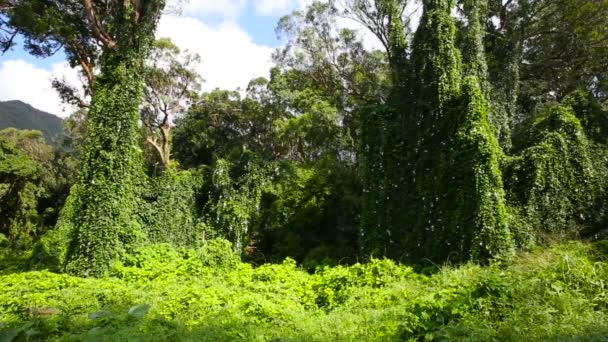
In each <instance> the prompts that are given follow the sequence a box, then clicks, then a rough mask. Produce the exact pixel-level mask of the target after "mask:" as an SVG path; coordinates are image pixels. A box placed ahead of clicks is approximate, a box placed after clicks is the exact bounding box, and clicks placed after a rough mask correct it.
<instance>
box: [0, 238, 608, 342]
mask: <svg viewBox="0 0 608 342" xmlns="http://www.w3.org/2000/svg"><path fill="white" fill-rule="evenodd" d="M212 245H215V246H216V247H211V246H212ZM204 248H205V247H203V249H204ZM604 251H605V249H604ZM230 255H231V256H230ZM607 257H608V255H606V254H605V253H602V244H601V243H598V244H595V245H586V244H582V243H579V242H576V243H568V244H564V245H557V246H554V247H552V248H549V249H539V250H535V251H534V252H531V253H526V254H522V255H521V256H519V257H517V258H515V259H514V260H513V262H512V263H509V264H502V265H494V266H490V267H480V266H477V265H471V264H468V265H463V266H461V267H458V268H451V267H442V268H440V269H438V270H437V271H436V272H435V273H434V274H433V275H430V276H423V275H419V274H416V273H415V272H413V270H412V269H411V268H410V267H407V266H402V265H398V264H396V263H394V262H393V261H390V260H375V259H374V260H372V261H371V262H369V263H366V264H356V265H353V266H350V267H344V266H338V267H333V268H330V267H324V268H320V269H319V270H318V271H317V272H316V273H314V274H308V273H306V272H304V271H302V270H299V269H298V268H297V266H296V263H295V262H294V261H293V260H290V259H286V260H285V261H284V262H283V263H281V264H274V265H272V264H266V265H263V266H261V267H258V268H252V267H251V266H250V265H248V264H242V263H240V262H238V260H237V259H236V255H235V254H234V253H233V252H232V248H231V247H230V246H229V244H228V243H227V242H225V241H220V240H218V241H209V244H208V247H207V250H206V251H203V250H200V249H199V250H192V249H184V250H175V249H173V248H171V247H170V246H169V245H166V244H165V245H154V246H147V247H145V248H143V249H140V250H138V251H137V252H136V253H134V254H132V255H131V256H130V258H129V259H128V260H123V262H122V263H117V264H115V267H114V268H113V273H112V275H113V276H112V277H107V278H78V277H74V276H70V275H62V274H55V273H51V272H47V271H37V272H26V273H10V274H6V273H3V274H2V275H0V317H1V318H0V322H1V326H0V334H2V335H0V336H2V337H3V338H5V339H7V340H9V341H20V340H28V339H29V340H58V341H64V340H69V341H73V340H130V341H145V340H150V339H154V340H158V341H269V340H286V341H303V340H307V341H328V340H331V341H353V340H358V341H394V340H406V341H408V340H409V341H430V340H467V341H488V340H492V341H521V340H526V341H547V340H581V341H588V340H598V341H599V340H602V339H603V338H604V337H605V335H606V332H607V331H608V326H607V324H606V322H607V321H608V311H607V310H608V302H607V301H606V300H607V298H608V297H607V290H606V284H605V279H606V277H607V276H608V266H607V264H606V260H607V259H606V258H607ZM204 260H223V261H222V262H219V263H215V262H211V263H209V262H205V261H204ZM2 265H4V263H2Z"/></svg>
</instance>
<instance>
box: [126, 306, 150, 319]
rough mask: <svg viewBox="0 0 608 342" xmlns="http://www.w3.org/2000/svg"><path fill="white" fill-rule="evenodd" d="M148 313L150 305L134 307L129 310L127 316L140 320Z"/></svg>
mask: <svg viewBox="0 0 608 342" xmlns="http://www.w3.org/2000/svg"><path fill="white" fill-rule="evenodd" d="M148 311H150V304H140V305H135V306H133V307H131V308H130V309H129V315H131V316H133V317H135V318H142V317H144V316H145V315H146V314H147V313H148Z"/></svg>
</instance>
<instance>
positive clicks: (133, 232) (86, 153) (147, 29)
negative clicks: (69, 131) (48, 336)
mask: <svg viewBox="0 0 608 342" xmlns="http://www.w3.org/2000/svg"><path fill="white" fill-rule="evenodd" d="M163 6H164V2H163V1H147V2H145V4H144V5H143V6H142V9H141V11H142V13H135V11H134V9H133V8H131V7H130V6H129V5H128V4H127V2H125V3H124V4H123V5H120V6H119V7H118V8H117V9H116V17H115V18H113V22H112V24H111V25H110V28H111V32H110V33H111V34H112V35H113V36H114V37H115V40H116V46H114V47H113V48H109V47H106V48H104V49H103V52H102V55H101V58H100V63H99V64H100V66H101V74H100V76H99V77H98V78H97V79H96V82H95V94H94V96H93V100H92V103H91V107H90V111H89V114H88V117H87V136H86V138H85V141H84V149H83V153H82V170H81V173H80V178H79V181H78V187H77V189H78V191H75V192H73V193H72V194H71V195H70V196H72V197H73V199H72V205H73V210H70V211H66V212H65V214H66V216H63V217H62V221H63V224H65V225H67V226H68V227H69V228H70V231H71V233H70V235H71V237H70V240H71V241H70V245H69V248H68V251H67V256H66V270H67V271H68V272H70V273H74V274H79V275H91V276H101V275H103V274H105V273H107V272H108V270H109V267H110V265H111V264H112V262H113V261H114V260H116V259H117V258H118V257H119V256H120V255H121V254H124V253H125V252H128V251H129V250H130V249H132V248H133V247H134V246H137V245H140V244H142V243H143V242H144V241H145V240H146V234H145V231H144V229H143V228H142V226H141V224H140V223H139V222H138V220H137V218H136V215H135V210H136V208H135V206H136V200H137V198H136V192H137V184H136V183H137V179H138V178H139V177H141V176H142V175H143V172H142V170H143V167H142V152H141V148H140V147H139V146H138V141H139V129H138V125H137V122H138V119H139V105H140V102H141V97H142V89H143V88H142V87H143V72H142V71H143V67H144V60H145V58H146V56H147V54H148V51H149V49H150V47H151V45H152V42H153V41H154V31H155V28H156V22H157V20H158V16H159V14H160V10H161V9H162V8H163Z"/></svg>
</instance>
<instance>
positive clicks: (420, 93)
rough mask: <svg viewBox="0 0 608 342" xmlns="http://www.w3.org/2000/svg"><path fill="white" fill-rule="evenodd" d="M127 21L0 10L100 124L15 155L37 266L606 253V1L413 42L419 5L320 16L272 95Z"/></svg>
mask: <svg viewBox="0 0 608 342" xmlns="http://www.w3.org/2000/svg"><path fill="white" fill-rule="evenodd" d="M85 3H86V1H85ZM120 3H121V4H118V2H117V5H116V6H115V7H107V8H105V9H103V11H102V10H99V9H98V11H97V13H93V15H94V16H95V15H96V16H97V17H99V18H102V17H103V18H104V21H93V22H92V21H91V17H90V16H87V15H88V14H90V12H88V10H87V7H86V6H85V7H83V5H82V4H81V3H80V2H76V1H67V0H66V1H60V0H54V1H50V2H49V1H47V2H44V4H43V2H42V1H40V2H38V1H29V2H19V1H16V2H15V6H14V7H12V8H8V9H3V8H1V7H0V10H2V13H3V14H5V15H6V17H7V18H8V20H7V21H4V20H3V21H2V25H4V27H5V28H6V29H9V30H10V29H13V30H17V31H18V32H20V33H21V34H24V35H25V36H26V37H27V39H29V40H28V44H29V45H26V47H27V48H29V49H30V52H32V53H34V54H37V55H43V56H44V55H46V54H48V53H50V51H51V47H53V46H55V45H54V44H62V46H64V49H66V51H67V52H68V58H70V61H71V62H73V63H74V65H80V67H81V69H82V71H83V75H84V76H85V78H84V79H86V80H87V81H88V82H87V83H86V85H85V86H84V88H83V90H80V89H77V88H76V87H73V86H72V85H68V84H65V82H63V81H61V80H55V82H54V86H55V88H56V89H57V90H58V91H59V93H60V94H61V95H62V97H63V98H64V100H66V101H68V102H70V103H74V104H78V105H80V106H81V107H82V108H83V109H82V110H81V111H79V112H77V113H76V114H74V115H73V116H72V117H71V118H70V120H68V121H67V126H66V130H67V131H66V132H67V133H66V136H67V138H66V141H65V144H64V146H63V148H60V149H57V150H56V151H55V152H52V151H51V150H50V148H49V147H48V146H46V145H44V144H43V143H42V142H41V140H40V139H41V138H40V136H39V135H36V134H35V133H32V132H18V131H14V130H11V131H3V132H2V134H1V137H0V141H1V144H2V145H0V146H1V147H2V150H1V151H2V155H0V161H1V163H0V168H1V173H0V176H1V177H2V178H1V179H0V183H2V187H1V188H0V196H2V198H3V200H2V208H0V213H1V215H2V218H3V219H2V223H0V232H1V233H2V234H3V235H4V236H5V237H6V238H7V239H8V240H9V243H11V244H12V245H13V246H15V247H17V246H18V245H19V244H22V245H24V247H22V248H23V249H28V248H32V246H34V251H33V252H30V253H32V264H33V265H40V264H42V265H47V266H51V267H54V268H56V269H61V270H64V269H66V270H68V271H70V272H73V273H78V274H85V275H101V274H104V273H105V272H106V271H107V269H108V267H109V266H110V264H111V262H112V261H113V260H115V259H116V258H117V257H118V256H120V255H121V254H125V253H130V252H131V251H132V250H133V248H135V247H136V246H140V245H144V244H150V243H160V242H169V243H171V244H173V245H174V246H193V245H198V244H205V243H206V241H208V240H210V239H213V238H215V237H223V238H226V239H228V240H230V241H231V242H232V243H233V245H234V248H235V249H236V250H237V251H238V252H240V253H242V255H243V257H244V258H246V259H247V260H250V261H252V262H254V263H263V262H269V261H278V260H282V259H284V258H285V257H287V256H290V257H292V258H295V259H296V260H297V261H299V262H301V263H303V264H304V265H306V266H307V267H311V268H313V267H314V266H316V265H319V264H324V263H330V264H331V263H348V262H354V261H357V260H364V259H366V258H368V257H370V256H388V257H391V258H393V259H396V260H399V261H406V262H409V263H413V264H421V263H424V262H426V261H427V260H430V261H432V262H445V261H448V260H449V261H455V262H460V261H466V260H475V261H478V262H482V263H484V262H487V261H488V260H490V259H492V258H509V257H510V256H511V255H512V254H513V252H514V251H516V250H517V249H521V248H526V247H528V246H530V245H532V244H535V243H543V242H546V241H549V240H551V239H554V238H581V237H582V238H600V237H605V235H606V233H607V232H606V230H605V227H606V223H607V220H606V210H608V203H607V202H606V201H607V200H608V197H607V192H606V186H607V185H608V184H606V179H608V177H607V176H608V166H607V163H608V148H607V146H606V145H607V143H608V140H607V139H608V132H607V130H608V108H607V100H608V93H607V91H608V59H607V58H606V56H608V31H607V30H608V3H606V2H605V1H591V0H575V1H572V0H558V1H548V0H519V1H495V0H463V1H458V2H454V1H451V0H425V1H422V3H421V4H416V3H414V7H416V6H419V7H420V8H421V13H422V16H421V18H420V22H419V24H418V25H417V27H416V29H415V31H412V28H411V26H412V25H411V22H410V20H411V19H412V16H411V15H410V13H407V11H406V9H407V8H410V7H408V1H405V0H381V1H374V2H372V1H366V0H350V1H345V2H340V3H334V2H333V1H330V2H323V3H321V2H315V3H313V4H312V5H310V6H309V7H308V8H307V9H306V10H304V11H301V12H294V13H293V14H291V15H289V16H285V17H283V18H282V19H281V20H280V22H279V24H278V27H277V32H279V33H280V34H281V35H282V36H283V37H284V38H286V40H287V44H286V46H285V47H284V48H281V49H278V50H277V51H276V52H275V54H274V55H273V59H274V62H275V66H274V67H273V68H272V70H271V71H270V78H269V79H264V78H259V79H255V80H252V81H251V82H250V84H249V86H248V87H247V89H246V90H245V91H242V92H239V91H228V90H219V89H218V90H215V91H212V92H208V93H201V92H200V83H201V80H200V78H199V76H198V75H197V74H196V72H195V71H194V70H195V69H194V67H195V65H196V63H198V62H199V59H198V57H197V56H196V55H192V54H189V53H187V52H182V51H180V50H179V49H178V48H177V47H176V46H175V45H173V44H172V43H171V42H170V41H168V40H166V39H161V40H158V41H156V42H153V41H152V40H153V39H152V38H153V33H154V26H155V23H156V20H157V16H158V15H159V13H160V9H162V6H163V3H162V1H157V0H148V1H143V3H145V6H144V5H141V4H140V5H141V6H143V7H141V8H139V9H137V8H135V9H133V8H131V7H129V8H127V9H125V8H123V7H121V6H123V4H122V2H120ZM45 6H46V7H45ZM48 6H51V7H52V8H55V9H58V10H59V9H66V8H69V9H70V11H63V12H61V13H64V14H63V16H59V17H58V18H59V19H57V20H55V21H53V22H47V21H45V18H46V15H48V14H46V13H47V12H48V10H49V7H48ZM45 11H46V12H45ZM75 13H80V14H82V17H80V16H76V17H70V15H72V14H75ZM83 13H84V14H83ZM87 13H88V14H87ZM344 17H347V18H348V19H349V20H354V21H357V22H359V23H360V24H362V25H363V26H364V27H366V29H368V30H369V31H370V32H371V33H372V34H373V35H375V36H376V38H377V39H378V40H379V41H380V42H381V43H382V46H383V47H384V49H383V50H375V51H369V50H367V49H365V48H364V44H363V42H362V40H361V32H357V31H353V30H350V29H341V28H339V27H338V25H337V21H338V20H341V19H342V18H344ZM75 18H76V19H77V20H76V19H75ZM83 18H85V19H83ZM125 18H127V19H128V20H127V19H125ZM129 18H130V19H129ZM135 18H136V19H137V20H135ZM25 19H27V20H25ZM144 19H145V20H144ZM41 23H46V24H45V25H46V26H45V25H42V24H41ZM74 23H80V24H79V25H76V26H75V24H74ZM67 29H69V30H72V31H69V30H67ZM66 30H67V31H66ZM7 32H8V31H7ZM66 32H80V33H81V34H80V35H70V34H66ZM125 32H127V33H125ZM132 37H136V38H132ZM4 38H7V37H4ZM0 43H3V44H4V46H5V47H6V46H10V44H12V39H11V40H8V39H4V40H0ZM92 44H100V45H101V46H103V48H102V49H101V50H99V49H96V48H92V47H91V46H92ZM83 47H91V48H90V49H88V50H84V49H83ZM209 48H213V47H209ZM100 51H101V52H100ZM97 66H99V67H100V70H101V71H100V73H98V74H96V73H94V70H95V67H97ZM83 95H84V96H83ZM87 96H88V97H91V99H92V101H90V103H89V101H87ZM140 100H141V101H142V102H141V103H140ZM76 175H78V176H76ZM68 189H71V190H68ZM68 193H69V196H68ZM8 199H10V200H8ZM60 211H61V215H59V212H60Z"/></svg>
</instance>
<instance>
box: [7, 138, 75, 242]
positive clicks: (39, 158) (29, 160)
mask: <svg viewBox="0 0 608 342" xmlns="http://www.w3.org/2000/svg"><path fill="white" fill-rule="evenodd" d="M58 176H59V172H58V165H57V163H56V161H55V156H54V155H53V152H52V148H51V146H49V145H46V144H45V143H44V138H43V135H42V133H41V132H39V131H30V130H17V129H14V128H7V129H4V130H1V131H0V202H1V203H2V205H1V206H0V232H1V233H3V234H5V235H6V237H7V238H9V239H10V240H12V241H16V240H20V242H21V243H24V242H26V243H27V242H28V241H29V240H30V239H31V238H33V237H36V236H39V235H41V234H42V233H44V231H45V230H46V229H47V225H46V224H47V221H49V220H50V221H52V216H53V210H54V205H56V204H57V203H54V201H53V199H54V197H55V196H58V194H57V193H58V192H60V190H61V187H62V186H63V180H62V179H61V178H60V177H58ZM59 196H60V195H59ZM59 202H61V201H59Z"/></svg>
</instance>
